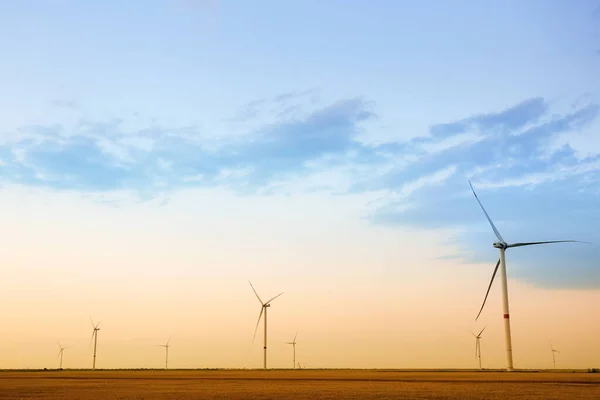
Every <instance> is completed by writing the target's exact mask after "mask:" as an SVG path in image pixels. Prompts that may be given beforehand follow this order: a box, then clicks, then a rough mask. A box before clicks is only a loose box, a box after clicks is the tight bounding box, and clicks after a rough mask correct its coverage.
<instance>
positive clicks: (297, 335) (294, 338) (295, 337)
mask: <svg viewBox="0 0 600 400" xmlns="http://www.w3.org/2000/svg"><path fill="white" fill-rule="evenodd" d="M297 337H298V331H296V335H295V336H294V343H296V338H297Z"/></svg>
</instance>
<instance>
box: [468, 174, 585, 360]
mask: <svg viewBox="0 0 600 400" xmlns="http://www.w3.org/2000/svg"><path fill="white" fill-rule="evenodd" d="M469 185H470V186H471V190H472V191H473V194H474V195H475V199H476V200H477V202H478V203H479V206H480V207H481V209H482V210H483V213H484V214H485V217H486V218H487V220H488V222H489V223H490V226H491V227H492V230H493V231H494V234H495V235H496V237H497V238H498V241H497V242H495V243H494V247H495V248H497V249H499V250H500V258H499V259H498V262H497V263H496V268H494V273H493V274H492V279H491V280H490V284H489V286H488V289H487V292H486V293H485V298H484V299H483V304H482V305H481V309H480V310H479V314H477V317H476V318H475V321H477V319H478V318H479V315H481V311H483V307H484V306H485V302H486V300H487V298H488V295H489V294H490V289H491V287H492V283H494V278H495V277H496V272H498V267H500V266H501V267H502V268H500V277H501V279H502V308H503V310H504V334H505V338H506V363H507V368H506V370H507V371H512V370H513V357H512V340H511V336H510V313H509V310H508V283H507V280H506V260H505V254H504V253H505V252H506V250H508V249H510V248H512V247H523V246H533V245H536V244H550V243H589V242H582V241H579V240H550V241H545V242H522V243H512V244H509V243H506V242H505V241H504V239H502V236H501V235H500V232H498V229H496V226H495V225H494V223H493V222H492V219H491V218H490V216H489V215H488V213H487V211H485V208H483V204H481V201H479V197H477V193H475V189H473V185H472V184H471V181H469Z"/></svg>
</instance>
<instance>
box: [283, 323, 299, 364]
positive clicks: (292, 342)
mask: <svg viewBox="0 0 600 400" xmlns="http://www.w3.org/2000/svg"><path fill="white" fill-rule="evenodd" d="M297 337H298V331H296V336H294V340H293V341H291V342H285V344H291V345H292V347H293V348H294V362H293V363H292V368H293V369H296V338H297Z"/></svg>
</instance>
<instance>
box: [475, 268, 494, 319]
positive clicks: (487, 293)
mask: <svg viewBox="0 0 600 400" xmlns="http://www.w3.org/2000/svg"><path fill="white" fill-rule="evenodd" d="M499 266H500V259H498V262H497V263H496V268H494V273H493V274H492V279H491V280H490V284H489V286H488V288H487V292H485V298H484V299H483V304H482V305H481V308H480V309H479V313H478V314H477V317H475V321H477V319H478V318H479V316H480V315H481V312H482V311H483V307H484V306H485V302H486V301H487V298H488V295H489V294H490V289H491V288H492V283H494V278H495V277H496V272H498V267H499Z"/></svg>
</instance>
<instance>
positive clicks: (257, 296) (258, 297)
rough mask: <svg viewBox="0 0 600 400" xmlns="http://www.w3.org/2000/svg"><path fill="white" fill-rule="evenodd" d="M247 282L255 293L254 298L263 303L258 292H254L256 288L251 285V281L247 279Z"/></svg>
mask: <svg viewBox="0 0 600 400" xmlns="http://www.w3.org/2000/svg"><path fill="white" fill-rule="evenodd" d="M248 283H249V284H250V287H251V288H252V291H253V292H254V294H255V295H256V298H257V299H258V301H260V304H261V305H263V304H265V303H263V301H262V300H261V299H260V296H259V295H258V293H256V289H254V286H252V282H250V281H248Z"/></svg>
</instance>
